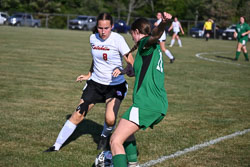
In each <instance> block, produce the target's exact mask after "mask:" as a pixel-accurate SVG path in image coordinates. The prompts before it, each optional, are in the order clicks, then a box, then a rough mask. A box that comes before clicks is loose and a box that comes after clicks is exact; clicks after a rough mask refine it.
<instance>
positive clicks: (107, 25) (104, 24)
mask: <svg viewBox="0 0 250 167" xmlns="http://www.w3.org/2000/svg"><path fill="white" fill-rule="evenodd" d="M111 29H112V25H111V22H110V20H99V21H98V24H97V31H98V33H99V36H100V37H101V38H102V39H103V40H105V39H107V38H108V37H109V35H110V33H111Z"/></svg>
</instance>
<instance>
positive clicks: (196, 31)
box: [189, 23, 224, 39]
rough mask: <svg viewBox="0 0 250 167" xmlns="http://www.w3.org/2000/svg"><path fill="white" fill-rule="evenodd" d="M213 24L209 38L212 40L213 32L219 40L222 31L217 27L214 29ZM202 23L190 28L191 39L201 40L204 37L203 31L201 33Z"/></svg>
mask: <svg viewBox="0 0 250 167" xmlns="http://www.w3.org/2000/svg"><path fill="white" fill-rule="evenodd" d="M214 25H215V24H213V30H212V33H211V38H214V32H216V35H215V38H217V39H219V38H221V37H222V33H223V31H224V30H222V29H220V28H219V27H214ZM203 26H204V23H198V24H197V26H195V27H192V28H191V29H190V31H189V32H190V35H191V36H192V37H193V38H202V37H204V31H203Z"/></svg>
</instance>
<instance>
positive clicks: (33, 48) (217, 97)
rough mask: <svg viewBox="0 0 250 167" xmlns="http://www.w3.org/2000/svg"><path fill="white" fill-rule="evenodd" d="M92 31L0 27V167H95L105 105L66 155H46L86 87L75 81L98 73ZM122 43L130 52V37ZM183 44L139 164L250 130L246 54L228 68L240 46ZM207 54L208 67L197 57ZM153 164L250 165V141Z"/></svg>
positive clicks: (141, 141)
mask: <svg viewBox="0 0 250 167" xmlns="http://www.w3.org/2000/svg"><path fill="white" fill-rule="evenodd" d="M90 33H91V32H82V31H67V30H50V29H32V28H16V27H6V26H1V27H0V127H1V129H0V166H2V167H10V166H11V167H20V166H29V167H30V166H32V167H38V166H41V167H44V166H49V167H51V166H56V167H57V166H60V167H75V166H83V167H90V166H92V164H93V162H94V159H95V157H96V155H97V154H98V153H99V152H98V151H97V150H96V147H97V143H98V140H99V135H100V133H101V130H102V125H103V121H104V109H103V108H104V105H103V104H98V105H96V106H95V108H94V109H93V110H91V112H89V114H88V116H87V118H86V119H85V120H84V121H83V122H82V123H81V124H80V125H79V126H78V128H77V129H76V131H75V133H74V134H73V135H72V137H71V138H70V140H69V141H68V142H67V145H66V146H65V147H63V148H62V149H61V151H59V152H53V153H43V151H44V150H45V149H47V148H48V147H50V146H51V145H52V144H54V141H55V140H56V137H57V135H58V133H59V131H60V129H61V127H62V126H63V124H64V122H65V121H66V119H67V118H68V117H69V116H70V114H71V113H72V112H73V111H74V109H75V107H76V106H77V104H78V102H79V98H80V95H81V91H82V88H83V86H84V83H76V82H75V79H76V77H77V76H78V75H80V74H84V73H86V72H88V69H89V67H90V62H91V56H90V45H89V35H90ZM124 37H125V38H126V40H127V42H128V43H129V45H130V47H132V46H133V41H132V39H131V37H130V35H124ZM169 41H170V38H169V37H168V39H167V43H169ZM182 42H183V48H179V47H178V46H177V44H176V45H175V46H174V47H173V48H170V51H171V52H172V53H173V54H174V56H175V57H176V61H175V62H174V63H173V64H170V63H169V60H168V59H167V57H164V62H165V72H166V83H165V87H166V89H167V93H168V100H169V110H168V113H167V116H166V118H165V119H164V120H163V121H162V122H161V123H160V124H159V125H157V126H156V127H155V128H154V130H151V129H147V130H146V131H140V132H139V133H137V134H136V137H137V144H138V149H139V153H140V154H139V162H140V164H144V163H146V162H148V161H150V160H153V159H158V158H159V157H161V156H165V155H171V154H173V153H175V152H177V151H180V150H184V149H185V148H189V147H192V146H194V145H197V144H201V143H204V142H207V141H210V140H213V139H216V138H219V137H222V136H226V135H229V134H232V133H235V132H238V131H242V130H245V129H249V128H250V63H249V62H245V61H244V56H243V54H241V55H240V59H239V61H238V62H233V61H232V60H230V59H231V58H234V56H235V48H236V41H223V40H210V41H208V42H205V40H203V39H193V38H182ZM247 47H248V50H249V52H250V43H248V44H247ZM204 52H206V53H208V54H204V55H201V56H202V57H203V58H207V60H204V59H200V58H197V57H196V56H195V55H196V54H197V53H204ZM214 52H220V53H214ZM249 56H250V55H249ZM209 60H215V61H209ZM127 81H128V83H129V87H130V89H129V92H128V95H127V97H126V99H125V100H124V102H123V103H122V106H121V108H120V111H119V117H120V116H121V114H122V113H123V112H124V111H125V110H126V109H127V108H128V106H130V105H131V99H132V88H133V78H127ZM155 166H156V167H165V166H174V167H183V166H185V167H194V166H195V167H196V166H199V167H207V166H209V167H215V166H216V167H221V166H224V167H231V166H233V167H236V166H237V167H249V166H250V133H246V134H244V135H240V136H236V137H234V138H231V139H228V140H224V141H222V142H220V143H217V144H215V145H211V146H208V147H205V148H203V149H200V150H197V151H194V152H189V153H186V154H184V155H182V156H179V157H176V158H172V159H169V160H167V161H164V162H162V163H160V164H156V165H155Z"/></svg>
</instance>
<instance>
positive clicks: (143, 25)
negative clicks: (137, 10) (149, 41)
mask: <svg viewBox="0 0 250 167" xmlns="http://www.w3.org/2000/svg"><path fill="white" fill-rule="evenodd" d="M136 29H138V30H139V33H140V34H144V35H150V34H151V24H150V22H149V21H148V20H147V19H145V18H139V19H136V20H135V21H134V22H133V23H132V25H131V30H132V31H135V30H136Z"/></svg>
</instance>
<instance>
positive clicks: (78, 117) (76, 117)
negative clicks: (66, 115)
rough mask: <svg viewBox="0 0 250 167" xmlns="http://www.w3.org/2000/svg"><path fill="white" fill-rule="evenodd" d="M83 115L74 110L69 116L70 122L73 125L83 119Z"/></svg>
mask: <svg viewBox="0 0 250 167" xmlns="http://www.w3.org/2000/svg"><path fill="white" fill-rule="evenodd" d="M83 118H84V116H83V115H82V114H80V113H79V112H74V113H73V114H72V115H71V117H70V119H69V120H70V122H72V123H74V124H75V125H77V124H79V123H80V122H81V121H82V120H83Z"/></svg>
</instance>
